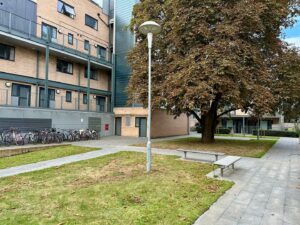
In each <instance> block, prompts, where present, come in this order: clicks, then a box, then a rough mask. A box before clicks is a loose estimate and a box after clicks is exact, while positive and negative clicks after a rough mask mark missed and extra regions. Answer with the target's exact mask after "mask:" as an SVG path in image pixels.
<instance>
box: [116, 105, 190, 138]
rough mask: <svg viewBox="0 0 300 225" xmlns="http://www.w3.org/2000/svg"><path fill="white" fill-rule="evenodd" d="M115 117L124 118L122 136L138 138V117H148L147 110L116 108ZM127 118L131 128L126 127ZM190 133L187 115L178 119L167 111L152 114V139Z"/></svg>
mask: <svg viewBox="0 0 300 225" xmlns="http://www.w3.org/2000/svg"><path fill="white" fill-rule="evenodd" d="M114 113H115V117H121V118H122V127H121V129H122V132H121V133H122V136H128V137H138V136H139V128H138V127H135V118H136V117H148V111H147V109H145V108H130V107H129V108H115V109H114ZM126 117H130V120H131V124H130V126H127V125H126ZM188 133H189V122H188V117H187V116H186V115H182V116H180V117H178V118H177V119H174V116H171V115H167V113H166V112H165V111H154V112H153V113H152V132H151V136H152V138H158V137H169V136H177V135H186V134H188Z"/></svg>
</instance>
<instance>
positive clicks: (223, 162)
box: [214, 156, 241, 177]
mask: <svg viewBox="0 0 300 225" xmlns="http://www.w3.org/2000/svg"><path fill="white" fill-rule="evenodd" d="M240 159H241V157H238V156H227V157H225V158H223V159H220V160H218V161H216V162H214V165H217V166H219V167H220V169H221V176H222V177H223V174H224V169H226V168H227V167H229V166H232V169H234V164H235V163H236V162H237V161H239V160H240Z"/></svg>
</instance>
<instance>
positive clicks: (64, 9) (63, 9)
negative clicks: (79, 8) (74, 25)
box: [57, 0, 76, 19]
mask: <svg viewBox="0 0 300 225" xmlns="http://www.w3.org/2000/svg"><path fill="white" fill-rule="evenodd" d="M57 11H58V12H59V13H62V14H64V15H66V16H68V17H70V18H72V19H74V17H75V16H76V14H75V10H74V7H73V6H70V5H68V4H67V3H65V2H63V1H60V0H58V1H57Z"/></svg>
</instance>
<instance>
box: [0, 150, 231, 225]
mask: <svg viewBox="0 0 300 225" xmlns="http://www.w3.org/2000/svg"><path fill="white" fill-rule="evenodd" d="M145 158H146V157H145V154H143V153H133V152H130V153H129V152H122V153H118V154H115V155H109V156H105V157H101V158H97V159H93V160H87V161H83V162H79V163H74V164H69V165H65V166H62V167H58V168H52V169H47V170H42V171H37V172H33V173H28V174H23V175H19V176H15V177H9V178H5V179H1V180H0V200H1V201H0V224H5V225H12V224H22V225H27V224H83V225H86V224H106V225H115V224H124V225H126V224H147V225H151V224H153V225H154V224H155V225H156V224H161V225H163V224H172V225H179V224H180V225H188V224H192V223H193V222H194V221H195V220H196V219H197V218H198V216H199V215H201V214H202V213H204V212H205V211H206V210H207V209H208V208H209V207H210V205H211V204H212V203H213V202H215V201H216V200H217V199H218V198H219V197H220V196H221V195H222V194H223V193H224V192H225V191H226V190H227V189H229V188H230V187H231V186H232V183H231V182H227V181H220V180H214V179H210V178H207V177H206V176H205V175H206V174H207V173H209V172H210V171H211V169H212V167H211V165H209V164H201V163H191V162H185V161H181V160H177V157H173V156H158V155H155V156H154V157H153V172H152V173H151V174H147V173H146V172H145V170H146V168H145V165H146V162H145V161H146V160H145Z"/></svg>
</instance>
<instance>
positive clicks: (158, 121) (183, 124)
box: [151, 111, 189, 138]
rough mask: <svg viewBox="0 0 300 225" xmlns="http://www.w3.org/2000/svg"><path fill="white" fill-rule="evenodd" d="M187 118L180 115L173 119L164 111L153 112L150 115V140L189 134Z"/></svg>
mask: <svg viewBox="0 0 300 225" xmlns="http://www.w3.org/2000/svg"><path fill="white" fill-rule="evenodd" d="M188 121H189V120H188V117H187V116H186V115H185V114H182V115H181V116H180V117H178V118H176V119H174V116H172V115H168V114H167V113H166V112H165V111H155V112H154V113H153V115H152V131H151V136H152V138H158V137H169V136H179V135H187V134H189V122H188Z"/></svg>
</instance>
